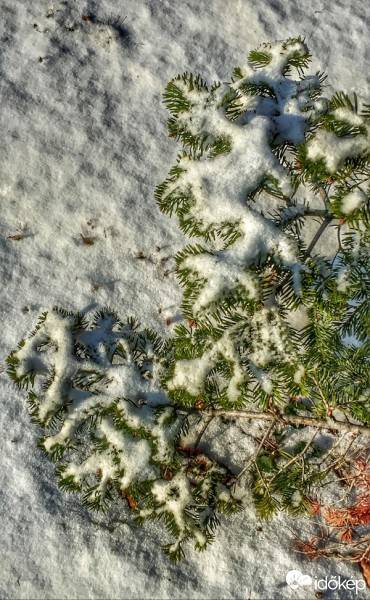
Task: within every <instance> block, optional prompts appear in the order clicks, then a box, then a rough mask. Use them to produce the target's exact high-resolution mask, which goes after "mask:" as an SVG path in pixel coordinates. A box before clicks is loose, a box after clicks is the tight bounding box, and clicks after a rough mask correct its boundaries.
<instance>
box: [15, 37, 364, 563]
mask: <svg viewBox="0 0 370 600" xmlns="http://www.w3.org/2000/svg"><path fill="white" fill-rule="evenodd" d="M309 59H310V55H309V52H308V49H307V46H306V44H305V43H304V41H303V40H302V39H301V38H296V39H289V40H287V41H285V42H275V43H272V44H264V45H263V46H262V47H261V48H259V49H257V50H255V51H252V52H251V53H250V55H249V58H248V62H247V64H246V65H244V66H243V67H242V68H236V69H234V72H233V77H232V81H231V82H230V83H229V84H226V83H223V84H221V83H215V84H214V85H213V86H212V87H208V86H207V84H206V83H205V82H204V81H203V80H202V79H201V77H199V76H193V75H192V74H189V73H185V74H184V75H182V76H178V77H177V78H175V79H174V80H172V81H171V82H170V83H169V84H168V85H167V88H166V91H165V94H164V101H165V103H166V105H167V107H168V109H169V111H170V113H171V116H170V119H169V121H168V128H169V135H170V137H171V138H173V139H174V140H175V141H180V142H181V143H182V150H181V153H180V154H179V156H178V160H177V164H176V165H175V166H174V167H173V168H172V169H171V170H170V173H169V175H168V178H167V179H166V181H164V182H163V183H162V184H161V185H159V186H158V187H157V189H156V191H155V197H156V200H157V202H158V205H159V208H160V209H161V210H162V211H163V212H165V213H167V214H169V215H173V214H176V215H177V217H178V219H179V224H180V227H181V229H182V230H183V231H184V232H185V233H186V234H188V235H189V236H191V237H195V238H198V241H197V243H195V244H194V245H188V246H187V247H186V248H184V249H183V250H182V251H181V252H179V254H178V255H177V257H176V262H177V275H178V278H179V281H180V284H181V285H182V286H183V288H184V296H183V303H182V311H183V316H184V323H183V324H181V325H179V326H178V327H177V328H176V329H175V335H174V336H173V337H172V338H171V339H169V340H167V341H166V342H165V343H164V342H163V341H161V340H160V339H159V337H158V336H157V335H156V334H155V333H154V332H151V331H148V330H144V331H139V329H138V325H137V324H135V323H134V321H132V320H131V321H130V320H129V321H127V322H125V323H124V322H122V321H120V319H119V318H118V317H117V315H115V314H114V313H112V311H109V310H103V311H101V312H100V313H97V314H96V315H94V316H93V317H92V320H90V321H89V320H88V319H87V317H86V316H83V315H80V314H69V313H65V312H61V311H54V312H52V313H48V314H44V315H43V316H42V319H41V321H40V323H39V325H38V326H37V328H36V330H35V332H33V333H32V334H31V337H30V338H29V339H28V340H27V341H22V342H21V343H20V344H19V348H18V350H16V351H14V352H12V353H11V354H10V356H9V358H8V366H9V369H8V372H9V375H10V376H11V377H12V378H13V380H14V381H15V383H16V384H17V385H18V386H19V387H28V386H31V387H32V388H33V389H32V390H31V391H30V392H29V402H30V406H31V414H32V416H33V419H34V420H35V421H36V422H37V423H38V424H39V425H40V426H41V427H42V428H44V430H45V435H44V437H43V438H42V439H41V441H40V445H41V447H42V448H43V449H44V450H45V451H46V452H47V453H48V454H49V455H50V456H51V458H53V459H54V460H56V461H61V464H60V465H59V466H58V468H57V473H58V475H59V478H60V485H61V486H62V487H64V488H65V489H67V490H70V491H80V492H82V493H83V501H84V503H85V504H87V505H88V506H90V507H91V508H94V509H99V508H104V507H105V506H106V505H107V503H108V502H109V501H110V500H114V499H116V498H117V497H119V495H121V496H122V495H123V496H124V497H126V498H127V501H128V504H129V505H130V507H131V508H132V509H133V510H134V511H135V512H136V515H137V517H138V521H139V522H143V521H144V520H145V519H146V518H150V519H151V518H162V519H163V520H164V522H165V524H166V526H167V529H168V531H169V532H170V533H171V534H172V535H173V536H174V538H175V541H174V542H173V543H171V544H169V545H167V546H166V550H167V551H168V553H169V554H170V556H171V557H172V558H174V559H176V560H177V559H179V558H180V557H181V556H182V553H183V549H182V546H183V543H184V541H185V540H187V539H193V540H194V541H195V546H196V548H198V549H203V548H204V547H205V546H206V544H207V543H208V542H209V541H211V540H212V539H213V532H214V529H215V526H216V525H217V523H218V517H217V512H225V513H230V512H233V511H235V510H238V509H239V507H240V503H239V502H237V501H236V500H235V495H236V489H237V488H236V484H237V483H239V484H240V483H241V481H242V478H243V476H244V475H248V474H249V481H250V483H251V486H252V490H253V494H254V498H255V504H256V509H257V512H258V513H259V514H260V515H261V516H263V517H265V518H267V517H269V516H270V515H272V514H273V513H274V512H275V511H276V510H278V509H285V510H288V511H289V512H291V513H293V514H296V513H298V512H300V511H302V510H308V509H309V508H310V503H309V499H310V497H312V494H311V492H312V489H314V488H315V487H318V486H320V484H321V483H322V481H323V480H326V478H327V477H329V476H330V475H333V473H335V472H336V470H337V469H335V467H336V465H338V463H340V462H341V461H344V460H345V455H346V452H347V451H348V449H349V448H350V447H351V446H353V445H355V446H357V447H361V444H362V440H363V439H364V436H369V434H370V430H369V427H368V426H369V424H370V406H369V385H368V373H369V345H370V344H369V331H370V323H369V314H370V311H369V308H370V307H369V292H370V268H369V262H370V261H369V241H370V230H369V223H370V211H369V191H370V190H369V172H370V169H369V156H370V148H369V137H370V107H369V106H365V107H364V109H363V110H362V112H360V111H359V109H358V103H357V98H356V97H354V100H353V101H352V100H351V99H350V98H349V97H348V96H347V95H345V94H344V93H342V92H341V93H338V94H336V95H335V96H334V97H333V98H332V99H331V100H327V99H324V98H322V97H321V86H322V82H323V80H324V76H323V74H320V73H317V74H316V75H313V76H308V75H305V69H306V68H307V66H308V63H309ZM293 69H295V71H296V72H297V73H298V77H297V75H296V78H294V77H293V75H292V71H293ZM307 188H310V189H307ZM302 190H303V191H304V192H305V193H304V194H302ZM309 194H310V195H311V197H312V199H313V202H314V208H311V206H310V205H309V202H308V201H307V200H306V199H305V198H306V196H307V195H309ZM302 196H303V197H304V199H303V200H302ZM300 198H301V199H300ZM320 203H321V207H320ZM313 217H314V218H316V219H319V220H320V221H321V225H320V227H319V228H318V230H317V232H316V234H315V235H314V237H313V238H312V239H311V240H307V237H308V235H307V232H306V231H305V228H304V226H305V224H306V223H307V221H308V220H310V219H311V220H312V218H313ZM329 225H330V226H333V227H335V228H336V230H337V239H338V244H337V247H336V248H332V247H331V248H330V249H329V252H328V255H327V256H318V255H317V254H316V255H315V254H314V253H313V250H314V248H315V246H316V243H317V241H318V240H319V238H320V237H321V236H322V235H323V234H324V232H325V230H326V229H327V227H328V226H329ZM293 313H294V315H295V320H293V318H292V315H293ZM297 315H298V319H297ZM294 323H295V324H296V325H295V326H294ZM297 323H300V325H301V326H300V327H298V326H297ZM41 384H42V385H41ZM225 415H226V416H227V415H230V416H233V417H234V418H235V417H236V418H249V419H252V425H251V435H254V433H255V434H256V449H255V452H254V453H253V454H252V455H251V456H250V457H248V460H247V463H246V465H245V466H244V468H242V469H241V471H240V472H239V474H238V473H230V472H228V470H227V468H226V467H225V466H221V465H219V464H218V463H217V461H215V460H210V459H209V458H208V457H207V456H205V454H204V453H202V452H200V451H199V449H198V445H199V444H201V438H202V436H203V435H206V433H205V432H206V428H207V426H208V424H209V423H210V421H211V420H212V419H218V418H219V417H221V416H225ZM253 421H258V422H262V423H267V428H266V431H265V434H264V435H263V436H262V437H261V436H260V437H259V438H257V435H258V434H257V433H256V430H255V429H254V423H253ZM199 423H201V428H200V432H199V428H198V429H194V426H197V425H198V424H199ZM219 425H220V427H222V426H224V425H223V424H222V422H221V420H220V422H219ZM322 431H325V432H326V433H325V436H323V435H322V433H321V432H322ZM259 433H260V429H259ZM185 434H187V435H188V436H190V439H192V443H191V444H190V446H189V442H188V441H187V446H185V447H184V439H183V438H184V435H185ZM339 434H341V435H340V437H339ZM187 439H189V438H187ZM328 440H329V442H328ZM209 454H210V455H211V454H212V452H211V451H210V453H209ZM239 492H240V490H239Z"/></svg>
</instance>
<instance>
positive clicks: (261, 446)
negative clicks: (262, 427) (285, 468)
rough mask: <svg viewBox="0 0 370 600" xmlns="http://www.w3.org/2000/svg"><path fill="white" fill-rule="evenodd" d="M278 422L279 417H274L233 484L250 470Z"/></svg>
mask: <svg viewBox="0 0 370 600" xmlns="http://www.w3.org/2000/svg"><path fill="white" fill-rule="evenodd" d="M277 422H278V421H277V418H274V419H273V420H272V423H271V425H270V427H269V428H268V429H267V430H266V432H265V434H264V436H263V437H262V439H261V441H260V443H259V445H258V448H257V449H256V451H255V452H254V453H253V455H252V456H251V457H250V458H249V459H248V461H247V463H246V465H245V466H244V467H243V469H242V470H241V471H240V473H238V475H237V476H236V477H235V481H234V482H233V485H235V484H236V483H237V481H238V480H239V479H240V478H241V477H242V476H243V475H244V473H246V472H247V471H249V469H250V467H251V466H252V464H253V463H254V462H255V461H256V458H257V456H258V455H259V453H260V451H261V448H263V445H264V443H265V441H266V440H267V438H268V437H269V435H270V433H271V432H272V431H273V430H274V428H275V427H276V424H277Z"/></svg>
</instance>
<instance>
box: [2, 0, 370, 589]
mask: <svg viewBox="0 0 370 600" xmlns="http://www.w3.org/2000/svg"><path fill="white" fill-rule="evenodd" d="M0 9H1V18H0V35H1V46H0V69H1V79H0V89H1V92H0V98H1V110H0V115H1V126H2V128H1V138H0V203H1V205H0V206H1V217H0V290H1V291H0V294H1V302H0V319H1V324H2V326H1V332H2V335H1V338H0V355H1V359H0V360H1V363H0V370H1V372H0V395H1V399H0V401H1V407H2V409H1V411H0V421H1V437H0V447H1V471H0V479H1V489H0V500H1V501H0V516H1V526H0V531H1V544H0V565H1V566H0V595H1V598H53V599H54V598H55V599H57V598H94V599H95V598H96V599H97V598H104V599H105V598H107V599H108V598H161V599H162V598H186V597H188V598H192V599H198V598H207V599H208V598H243V599H248V598H253V599H257V598H260V599H265V598H274V599H280V598H295V599H297V598H302V599H310V598H314V597H315V591H314V588H313V586H311V587H305V588H300V589H299V590H292V589H291V588H289V587H288V586H287V584H286V582H285V576H286V573H287V572H288V571H290V570H292V569H299V570H301V571H302V572H304V573H306V574H309V575H311V576H312V577H313V578H315V577H317V578H321V577H326V576H328V577H329V578H330V576H334V575H339V574H340V575H341V576H342V577H346V578H353V579H359V580H360V579H362V577H361V574H360V571H359V570H357V568H356V567H351V566H350V565H348V564H339V563H337V564H334V563H329V562H327V561H321V562H320V563H309V562H307V561H306V560H304V559H302V558H301V557H299V556H298V555H297V554H295V553H294V552H293V551H292V550H291V547H290V540H291V533H290V531H289V529H288V527H289V521H288V520H287V519H286V518H285V517H283V516H280V517H278V518H276V519H275V520H274V521H272V522H271V523H269V524H264V523H260V522H259V521H258V519H257V518H256V517H255V515H254V512H253V509H252V508H251V509H250V511H247V512H244V513H242V514H240V515H237V516H235V517H232V518H227V519H224V521H223V525H222V527H221V528H220V529H219V531H218V535H217V539H216V542H215V543H214V545H213V546H211V547H210V548H209V550H208V551H206V552H205V553H204V554H200V555H199V554H196V553H194V552H192V551H191V550H190V551H189V552H188V554H187V557H186V560H185V561H184V562H183V563H182V564H180V565H179V566H174V565H172V564H170V563H169V561H168V560H167V558H166V557H165V555H164V554H163V553H162V550H161V547H160V546H161V543H163V542H164V541H165V539H166V534H165V532H164V531H163V529H162V527H160V526H158V527H157V526H156V525H146V526H145V527H144V528H143V529H139V528H137V527H136V526H135V525H133V523H132V522H131V520H130V515H129V514H128V512H127V511H126V510H125V509H121V511H120V512H119V513H117V514H118V518H119V519H120V520H121V521H122V522H117V521H114V522H113V520H112V519H111V518H109V517H96V515H92V514H89V513H88V512H87V511H86V510H85V509H83V508H81V506H80V502H79V499H78V498H77V497H76V498H75V497H69V496H67V495H65V494H64V493H62V492H61V491H59V490H58V488H57V487H56V485H55V481H54V476H53V466H52V465H51V464H49V462H48V461H46V460H45V459H44V458H43V457H42V456H41V453H40V451H39V450H38V449H37V448H36V445H35V443H36V439H37V432H36V430H35V427H34V426H32V425H31V424H30V421H29V415H28V412H27V408H26V406H25V401H24V395H22V394H21V393H17V391H16V390H15V389H14V387H13V386H12V385H11V383H10V381H9V380H8V378H7V376H6V374H5V357H6V356H7V354H8V353H9V352H10V350H11V349H12V348H14V347H15V344H16V343H17V341H18V340H19V339H20V338H21V337H22V336H24V335H25V334H27V332H29V331H30V330H31V329H32V328H33V326H34V324H35V321H36V320H37V317H38V315H39V314H40V312H42V311H43V310H48V309H50V308H51V307H52V306H53V305H55V304H57V305H61V306H63V307H65V308H67V309H73V310H82V309H88V308H91V309H92V308H94V307H97V306H104V305H107V304H109V305H110V306H111V307H112V308H114V309H115V310H116V311H117V312H118V313H119V314H120V315H122V317H125V316H128V315H133V316H135V317H137V318H139V319H140V321H141V322H142V323H143V325H144V326H151V327H153V328H155V329H156V330H157V331H159V332H160V333H162V334H163V335H166V334H167V333H169V332H170V330H171V326H168V325H167V319H168V318H171V320H172V321H176V319H177V318H180V315H179V304H180V300H181V293H180V288H179V286H178V284H177V282H176V280H175V277H174V272H173V269H174V261H173V256H174V255H175V253H176V252H177V251H178V250H179V249H180V248H181V247H183V246H184V245H185V243H186V242H187V240H186V239H185V237H184V236H183V235H182V234H181V233H180V232H179V229H178V227H177V224H176V221H175V220H170V219H168V218H167V217H165V216H163V215H161V214H160V212H159V210H158V209H157V207H156V204H155V201H154V198H153V191H154V188H155V186H156V185H157V184H158V183H160V182H161V181H163V179H164V178H165V176H166V175H167V172H168V170H169V168H170V166H171V165H172V164H173V163H174V161H175V157H176V154H177V152H178V150H179V147H178V146H177V145H176V144H174V143H173V141H172V140H169V139H168V138H167V129H166V119H167V111H166V110H165V108H164V106H163V105H162V98H161V94H162V92H163V90H164V87H165V85H166V83H167V82H168V81H169V80H170V79H171V78H172V77H174V76H175V75H177V74H178V73H182V72H184V71H192V72H194V73H198V72H199V73H200V74H202V76H204V77H205V78H206V79H207V80H208V81H210V82H212V81H213V80H221V81H228V80H230V75H231V71H232V68H233V67H234V66H237V65H241V64H243V63H244V62H245V59H246V56H247V54H248V52H249V51H250V50H251V49H253V48H255V47H256V46H258V45H259V44H261V43H262V42H267V41H273V40H275V39H285V38H287V37H290V36H297V35H303V36H305V37H306V41H307V43H308V45H309V47H310V49H311V52H312V54H313V58H314V61H313V65H312V72H315V71H316V70H318V69H320V70H324V71H326V72H327V73H328V75H329V77H328V80H327V84H328V91H327V94H328V95H330V93H331V92H333V91H334V90H336V89H343V90H344V91H346V92H347V93H350V92H353V91H356V92H357V93H358V96H359V98H360V99H365V100H366V94H368V89H369V80H370V75H369V73H368V71H367V66H368V64H369V43H368V26H369V11H368V14H367V15H366V13H365V11H366V9H365V8H364V3H363V2H362V0H352V1H351V2H345V1H344V0H337V1H336V2H335V3H331V2H323V1H322V0H320V1H319V0H307V1H305V2H304V3H299V2H296V1H295V0H285V1H284V0H261V1H260V2H258V3H255V2H252V0H229V1H228V2H225V1H223V0H208V2H205V1H204V2H199V0H181V1H180V0H136V1H132V0H131V1H130V0H115V1H113V0H112V1H109V0H99V2H98V1H97V0H86V1H85V0H64V1H63V0H60V1H59V0H55V1H54V2H52V1H51V0H50V1H47V0H32V2H26V1H24V0H0ZM366 17H367V18H366ZM210 434H212V431H211V432H210ZM214 435H215V436H216V432H214ZM217 443H218V447H219V451H220V452H222V448H224V451H225V453H226V452H230V453H231V452H232V450H233V447H234V448H235V455H236V460H238V458H239V459H240V461H241V462H242V456H243V453H242V444H241V442H240V435H239V434H238V432H237V430H236V428H235V429H233V428H231V429H230V430H229V431H228V432H227V433H226V434H225V438H224V439H220V438H218V440H217ZM116 516H117V515H116ZM324 597H325V598H343V599H347V598H349V596H348V591H347V590H345V591H344V592H341V591H338V592H329V591H328V592H324ZM351 597H353V598H355V597H356V598H366V597H368V596H367V595H366V592H365V591H364V592H359V594H358V595H357V596H355V595H354V592H353V596H351Z"/></svg>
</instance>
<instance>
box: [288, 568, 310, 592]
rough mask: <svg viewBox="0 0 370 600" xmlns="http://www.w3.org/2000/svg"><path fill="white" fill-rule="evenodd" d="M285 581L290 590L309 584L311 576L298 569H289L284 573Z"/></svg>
mask: <svg viewBox="0 0 370 600" xmlns="http://www.w3.org/2000/svg"><path fill="white" fill-rule="evenodd" d="M285 579H286V582H287V584H288V585H289V587H291V588H292V590H297V589H298V588H299V587H301V586H304V585H311V583H312V577H310V576H309V575H303V573H301V572H300V571H296V570H293V571H289V573H287V575H286V578H285Z"/></svg>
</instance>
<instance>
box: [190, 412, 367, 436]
mask: <svg viewBox="0 0 370 600" xmlns="http://www.w3.org/2000/svg"><path fill="white" fill-rule="evenodd" d="M182 410H183V409H181V411H179V412H182ZM189 412H194V413H197V412H199V411H194V410H191V411H189ZM202 414H203V415H204V416H205V417H222V416H224V417H236V418H240V419H261V420H263V421H274V420H276V418H277V417H278V418H279V420H280V422H281V423H283V424H286V425H288V424H289V425H309V426H311V427H316V428H317V429H328V430H332V431H344V432H352V433H358V434H362V435H366V436H368V437H370V427H366V426H365V425H355V424H354V423H347V422H344V421H336V420H335V419H333V418H330V419H315V418H314V417H305V416H297V415H276V413H273V412H257V411H248V410H218V409H214V410H204V411H202Z"/></svg>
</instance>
